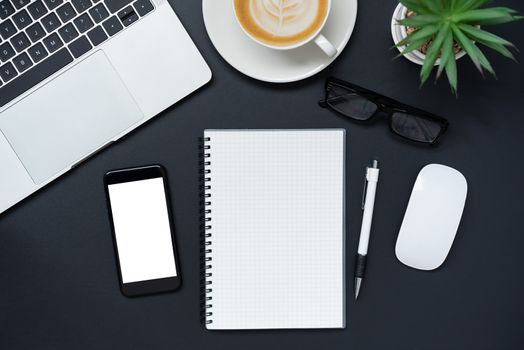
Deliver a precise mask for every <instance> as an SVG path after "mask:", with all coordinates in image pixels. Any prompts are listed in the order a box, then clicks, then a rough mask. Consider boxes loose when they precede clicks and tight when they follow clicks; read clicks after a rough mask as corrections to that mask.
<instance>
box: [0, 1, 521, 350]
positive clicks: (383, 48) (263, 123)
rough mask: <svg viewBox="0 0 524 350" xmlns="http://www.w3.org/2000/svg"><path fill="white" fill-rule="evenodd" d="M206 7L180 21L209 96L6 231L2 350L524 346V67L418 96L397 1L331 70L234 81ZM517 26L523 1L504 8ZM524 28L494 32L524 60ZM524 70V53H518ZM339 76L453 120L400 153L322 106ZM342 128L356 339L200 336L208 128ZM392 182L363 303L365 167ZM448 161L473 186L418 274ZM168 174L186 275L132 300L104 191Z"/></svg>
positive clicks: (499, 62)
mask: <svg viewBox="0 0 524 350" xmlns="http://www.w3.org/2000/svg"><path fill="white" fill-rule="evenodd" d="M200 3H201V2H200V1H196V0H195V1H189V0H186V1H176V2H175V4H174V8H175V10H176V12H177V13H178V15H179V17H180V18H181V20H182V22H183V23H184V24H185V25H186V27H187V29H188V31H189V33H190V34H191V36H192V37H193V39H194V40H195V42H196V44H197V46H198V47H199V49H200V50H201V51H202V53H203V55H204V57H205V58H206V60H207V61H208V63H209V65H210V66H211V69H212V71H213V74H214V77H213V80H212V81H211V83H210V84H209V85H207V86H206V87H205V88H203V89H202V90H201V91H200V92H199V93H197V94H195V95H193V96H191V97H189V98H187V99H185V100H184V101H182V102H181V103H179V104H177V105H176V106H174V107H173V108H171V109H169V110H167V111H166V112H164V113H162V114H161V115H160V116H159V117H158V118H156V119H154V120H153V121H151V122H149V123H147V124H146V125H145V126H143V127H141V128H139V129H138V130H137V131H135V132H133V133H132V134H131V135H129V136H127V137H125V138H124V139H123V140H122V141H120V142H118V143H117V144H115V145H114V146H112V147H111V148H110V149H108V150H106V151H104V152H103V153H102V154H100V155H98V156H96V157H95V158H94V159H92V160H90V161H88V162H87V163H85V164H83V165H82V166H80V167H79V168H77V169H76V170H74V171H73V172H71V173H69V174H67V175H66V176H64V177H63V178H61V179H60V180H58V181H55V183H53V184H51V185H50V186H48V187H47V188H45V189H44V190H42V191H40V192H39V193H38V194H36V195H34V196H32V197H31V198H30V199H28V200H26V201H24V202H23V203H22V204H20V205H18V206H16V207H15V208H13V209H11V210H10V211H8V212H7V213H6V214H4V215H2V216H0V349H2V350H8V349H40V350H42V349H54V350H56V349H244V348H249V349H268V348H269V349H280V348H296V349H318V348H320V347H323V348H326V349H439V350H440V349H476V350H480V349H523V348H524V329H523V327H524V278H523V276H524V253H523V251H524V231H523V224H522V217H523V205H522V198H523V195H524V185H523V175H522V172H523V170H524V165H523V162H522V152H523V151H524V145H523V139H524V112H523V102H524V82H523V78H524V64H520V65H519V64H515V63H513V62H511V61H509V60H506V59H504V58H501V57H499V56H497V55H495V54H492V53H491V52H490V53H489V54H488V56H489V58H491V59H492V63H493V64H494V66H495V68H496V70H497V73H498V80H494V79H493V78H491V77H488V78H487V79H483V78H482V77H481V76H480V75H479V74H478V73H477V71H476V70H475V68H474V67H473V65H472V64H471V62H470V61H469V60H468V59H462V60H461V61H460V64H459V87H460V90H459V93H460V96H459V98H458V99H456V98H455V97H453V96H452V95H451V93H450V91H449V87H448V85H447V84H446V82H445V80H442V81H440V82H439V83H438V84H437V85H433V84H432V83H429V84H427V86H425V87H424V88H423V89H419V87H418V85H419V80H418V69H419V67H418V66H415V65H414V64H412V63H410V62H408V61H407V60H405V59H403V58H401V59H397V60H392V58H393V57H394V56H395V55H396V54H397V53H396V52H395V51H394V50H390V47H391V45H392V42H391V34H390V24H389V23H390V19H391V14H392V11H393V9H394V7H395V5H396V1H394V0H380V1H379V0H374V1H360V2H359V7H360V8H359V14H358V19H357V25H356V28H355V32H354V34H353V37H352V38H351V40H350V42H349V45H348V47H347V48H346V49H345V51H344V52H343V54H342V55H341V56H340V58H339V59H338V60H337V61H336V62H335V63H334V64H333V65H332V66H331V67H329V68H328V69H327V70H325V71H324V72H322V73H321V74H318V75H317V76H315V77H313V78H310V79H307V80H305V81H302V82H299V83H293V84H287V85H272V84H266V83H260V82H258V81H255V80H252V79H250V78H247V77H244V76H243V75H241V74H240V73H238V72H236V71H235V70H234V69H233V68H231V67H229V66H228V65H227V64H226V63H225V61H224V60H222V58H221V57H220V56H219V54H218V53H217V52H216V51H215V49H214V48H213V46H212V45H211V43H210V41H209V39H208V37H207V34H206V32H205V29H204V24H203V21H202V15H201V4H200ZM499 4H507V5H509V6H511V7H514V8H517V9H519V10H520V11H524V7H523V5H522V3H521V2H520V1H517V0H511V1H509V0H508V1H500V2H499ZM523 24H524V22H521V23H513V24H509V25H502V26H499V27H494V28H493V30H494V32H496V33H498V34H501V35H503V36H504V37H507V38H508V39H509V40H511V41H513V42H514V43H515V44H516V45H517V46H518V47H519V48H520V49H521V50H524V35H523V34H524V29H523ZM519 59H520V60H521V61H524V54H520V55H519ZM329 75H334V76H337V77H340V78H344V79H347V80H350V81H352V82H355V83H357V84H361V85H363V86H365V87H368V88H370V89H374V90H376V91H379V92H381V93H384V94H386V95H390V96H392V97H395V98H397V99H400V100H401V101H404V102H406V103H411V104H414V105H416V106H419V107H421V108H426V109H428V110H429V111H433V112H435V113H437V114H441V115H443V116H446V117H447V118H449V120H450V122H451V128H450V129H449V131H448V134H447V135H445V137H444V139H443V140H442V141H443V142H442V144H441V146H440V147H438V148H434V149H428V148H421V147H416V146H413V145H410V144H406V143H404V142H400V141H399V140H398V139H396V138H395V137H394V136H392V135H391V134H390V132H389V130H388V128H387V127H386V124H385V123H377V124H376V125H374V126H369V127H368V126H361V125H355V124H352V123H351V122H348V121H345V120H343V119H341V118H339V117H337V116H336V115H335V114H333V113H332V112H330V111H327V110H322V109H320V108H318V107H317V100H318V99H319V98H321V97H322V94H323V84H324V79H325V78H326V77H327V76H329ZM324 127H330V128H332V127H336V128H345V129H346V130H347V132H348V143H347V151H348V163H347V175H348V179H347V180H348V182H347V184H348V186H347V198H348V206H347V218H348V224H349V226H348V239H347V256H348V276H347V277H348V278H347V280H348V288H347V300H348V326H347V328H346V329H345V330H326V331H321V330H312V331H262V332H257V331H247V332H238V331H233V332H209V331H206V330H205V329H204V328H203V327H202V325H201V324H200V323H199V254H198V251H199V230H198V225H199V222H198V209H199V207H198V200H199V198H198V193H199V192H198V185H199V183H198V180H197V178H198V142H197V140H198V137H199V136H201V134H202V131H203V130H204V129H205V128H324ZM374 156H377V157H379V158H380V160H381V164H382V174H381V182H380V184H379V187H380V188H379V192H378V197H377V202H376V210H375V217H374V223H373V225H374V228H373V234H372V236H371V242H370V252H369V258H368V262H369V263H368V273H367V279H366V281H365V285H364V287H363V290H362V294H361V298H359V300H358V302H357V303H355V302H354V301H353V300H352V291H353V281H352V275H351V274H350V272H352V271H353V266H354V265H353V261H354V260H353V257H354V254H355V252H356V248H357V247H356V245H357V241H358V232H359V228H360V222H361V216H362V213H361V211H360V208H359V205H360V199H361V193H362V192H361V191H362V187H361V186H362V176H363V168H364V166H365V165H366V163H367V162H369V161H370V159H371V158H372V157H374ZM432 162H437V163H443V164H447V165H450V166H452V167H456V168H457V169H459V170H460V171H462V172H463V173H464V175H465V176H466V178H467V179H468V182H469V197H468V200H467V204H466V209H465V212H464V216H463V220H462V223H461V226H460V229H459V232H458V234H457V237H456V240H455V243H454V245H453V247H452V250H451V252H450V255H449V256H448V258H447V260H446V262H445V263H444V265H443V266H442V267H441V268H439V269H438V270H436V271H433V272H421V271H415V270H412V269H410V268H408V267H406V266H404V265H402V264H401V263H400V262H399V261H397V259H396V257H395V254H394V244H395V240H396V237H397V234H398V230H399V227H400V224H401V221H402V217H403V214H404V210H405V207H406V204H407V201H408V198H409V195H410V191H411V188H412V185H413V182H414V180H415V178H416V175H417V173H418V171H419V170H420V169H421V168H422V167H423V166H424V165H426V164H428V163H432ZM150 163H160V164H163V165H164V166H165V167H166V168H167V170H168V174H169V180H170V183H171V191H172V196H173V201H174V204H173V205H174V214H175V224H176V230H177V240H178V245H179V253H180V258H181V268H182V273H183V278H184V283H183V286H182V288H181V289H180V290H179V291H178V292H176V293H174V294H166V295H159V296H152V297H144V298H138V299H127V298H125V297H123V296H122V295H121V294H120V291H119V289H118V284H117V274H116V269H115V262H114V255H113V247H112V243H111V234H110V228H109V222H108V218H107V211H106V204H105V198H104V190H103V186H102V176H103V174H104V173H105V172H106V171H107V170H109V169H114V168H121V167H128V166H135V165H142V164H150Z"/></svg>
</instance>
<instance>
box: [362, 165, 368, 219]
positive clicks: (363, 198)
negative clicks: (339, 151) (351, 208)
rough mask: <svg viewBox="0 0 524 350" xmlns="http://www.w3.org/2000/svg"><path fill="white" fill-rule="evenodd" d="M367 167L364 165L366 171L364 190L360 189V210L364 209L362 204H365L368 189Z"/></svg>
mask: <svg viewBox="0 0 524 350" xmlns="http://www.w3.org/2000/svg"><path fill="white" fill-rule="evenodd" d="M368 169H369V167H366V172H365V173H364V190H363V191H362V210H364V206H365V204H366V192H367V189H368Z"/></svg>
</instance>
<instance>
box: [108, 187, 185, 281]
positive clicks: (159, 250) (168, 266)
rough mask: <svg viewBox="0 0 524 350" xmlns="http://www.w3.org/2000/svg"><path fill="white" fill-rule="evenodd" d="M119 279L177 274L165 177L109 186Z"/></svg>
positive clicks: (137, 278) (142, 278)
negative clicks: (119, 272)
mask: <svg viewBox="0 0 524 350" xmlns="http://www.w3.org/2000/svg"><path fill="white" fill-rule="evenodd" d="M108 190H109V199H110V201H111V213H112V215H113V224H114V229H115V236H116V244H117V248H118V257H119V260H120V271H121V274H122V282H123V283H130V282H138V281H146V280H152V279H157V278H166V277H174V276H176V275H177V271H176V265H175V256H174V252H173V242H172V240H171V229H170V226H169V215H168V211H167V210H168V209H167V201H166V196H165V193H164V180H163V179H162V178H154V179H147V180H139V181H131V182H124V183H119V184H112V185H109V186H108Z"/></svg>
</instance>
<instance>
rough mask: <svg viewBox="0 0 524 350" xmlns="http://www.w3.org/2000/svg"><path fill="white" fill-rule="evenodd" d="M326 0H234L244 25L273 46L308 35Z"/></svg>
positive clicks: (325, 7)
mask: <svg viewBox="0 0 524 350" xmlns="http://www.w3.org/2000/svg"><path fill="white" fill-rule="evenodd" d="M328 5H329V1H328V0H235V11H236V14H237V17H238V19H239V21H240V23H241V25H242V27H244V29H245V30H246V31H247V32H248V33H249V34H251V36H253V37H254V38H255V39H257V40H260V41H262V42H264V43H266V44H269V45H273V46H290V45H293V44H296V43H300V42H302V41H304V40H307V39H309V38H310V37H311V36H312V35H314V34H315V33H316V32H317V31H318V30H319V29H320V27H321V26H322V24H323V23H324V20H325V18H326V17H327V15H328V8H329V6H328Z"/></svg>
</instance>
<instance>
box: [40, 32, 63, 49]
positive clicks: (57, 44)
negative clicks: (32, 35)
mask: <svg viewBox="0 0 524 350" xmlns="http://www.w3.org/2000/svg"><path fill="white" fill-rule="evenodd" d="M42 42H43V43H44V45H45V47H46V48H47V50H48V51H49V52H51V53H53V52H55V51H56V50H58V49H59V48H61V47H62V46H64V43H63V42H62V40H61V39H60V37H59V36H58V34H56V33H53V34H51V35H49V36H48V37H47V38H45V39H44V40H42Z"/></svg>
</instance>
